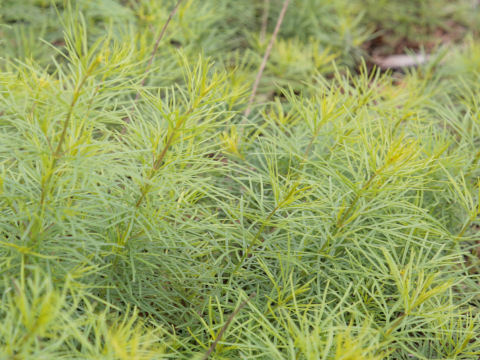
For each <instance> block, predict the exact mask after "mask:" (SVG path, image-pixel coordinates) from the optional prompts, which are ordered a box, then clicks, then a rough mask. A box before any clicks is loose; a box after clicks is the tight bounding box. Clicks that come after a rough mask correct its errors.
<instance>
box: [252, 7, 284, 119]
mask: <svg viewBox="0 0 480 360" xmlns="http://www.w3.org/2000/svg"><path fill="white" fill-rule="evenodd" d="M289 3H290V0H285V1H284V2H283V7H282V10H281V11H280V15H279V16H278V19H277V24H276V25H275V30H274V31H273V34H272V37H271V39H270V42H269V43H268V46H267V50H266V51H265V55H264V56H263V60H262V63H261V64H260V68H259V69H258V73H257V77H256V78H255V82H254V83H253V88H252V94H251V95H250V99H249V100H248V105H247V109H246V110H245V113H244V115H245V116H248V115H250V112H251V111H252V105H253V101H254V100H255V96H256V94H257V89H258V85H259V84H260V79H261V78H262V74H263V71H264V70H265V66H266V65H267V61H268V58H269V57H270V52H271V51H272V48H273V44H274V42H275V39H276V38H277V34H278V31H279V30H280V26H281V25H282V22H283V18H284V17H285V13H286V12H287V8H288V4H289Z"/></svg>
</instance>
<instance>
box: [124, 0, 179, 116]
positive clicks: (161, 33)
mask: <svg viewBox="0 0 480 360" xmlns="http://www.w3.org/2000/svg"><path fill="white" fill-rule="evenodd" d="M181 2H182V0H178V1H177V3H176V5H175V7H174V8H173V9H172V11H170V14H169V15H168V19H167V21H166V22H165V24H164V25H163V27H162V30H161V31H160V34H159V35H158V38H157V40H156V41H155V45H154V46H153V50H152V53H151V55H150V59H149V60H148V63H147V67H146V68H145V72H144V76H143V79H142V81H141V83H140V87H143V86H144V85H145V82H146V81H147V77H148V72H149V71H150V68H151V67H152V64H153V59H154V58H155V54H156V53H157V50H158V47H159V46H160V41H161V40H162V39H163V37H164V35H165V32H166V31H167V27H168V25H169V24H170V21H171V20H172V18H173V16H174V15H175V14H176V13H177V10H178V8H179V6H180V3H181ZM139 99H140V91H137V94H136V95H135V100H134V101H133V105H132V108H131V112H133V111H134V109H135V105H136V104H137V102H138V100H139ZM130 119H131V117H126V118H124V120H125V121H126V122H130Z"/></svg>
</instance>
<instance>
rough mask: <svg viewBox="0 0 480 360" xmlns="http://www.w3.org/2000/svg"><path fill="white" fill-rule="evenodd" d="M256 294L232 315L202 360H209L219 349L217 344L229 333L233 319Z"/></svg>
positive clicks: (244, 301) (243, 302)
mask: <svg viewBox="0 0 480 360" xmlns="http://www.w3.org/2000/svg"><path fill="white" fill-rule="evenodd" d="M255 295H256V294H255V293H253V294H252V295H250V296H249V297H248V299H246V300H243V301H242V303H241V304H240V305H239V306H238V307H237V308H236V309H235V310H234V312H233V313H232V314H231V315H230V317H229V318H228V320H227V322H226V323H225V324H224V325H223V326H222V329H221V330H220V332H219V333H218V335H217V337H216V338H215V340H214V341H213V342H212V344H211V345H210V347H209V348H208V350H207V352H206V353H205V355H203V357H202V360H207V359H208V357H209V356H210V355H211V354H212V352H213V351H214V350H215V348H216V347H217V344H218V342H219V341H220V340H221V339H222V336H223V334H224V333H225V331H227V328H228V327H229V326H230V323H231V322H232V321H233V318H234V317H235V316H237V314H238V313H239V312H240V310H242V309H243V308H244V307H245V305H247V304H248V302H249V301H250V300H252V299H253V298H254V297H255Z"/></svg>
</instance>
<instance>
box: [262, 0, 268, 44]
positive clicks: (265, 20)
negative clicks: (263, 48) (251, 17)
mask: <svg viewBox="0 0 480 360" xmlns="http://www.w3.org/2000/svg"><path fill="white" fill-rule="evenodd" d="M269 9H270V0H264V3H263V14H262V29H261V30H260V42H262V43H263V42H264V41H265V35H266V34H267V26H268V11H269Z"/></svg>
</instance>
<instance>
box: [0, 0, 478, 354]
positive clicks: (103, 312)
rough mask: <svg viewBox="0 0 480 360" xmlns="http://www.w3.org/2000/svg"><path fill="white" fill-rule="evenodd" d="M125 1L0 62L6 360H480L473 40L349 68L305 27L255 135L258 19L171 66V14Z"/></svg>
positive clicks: (1, 343) (194, 9)
mask: <svg viewBox="0 0 480 360" xmlns="http://www.w3.org/2000/svg"><path fill="white" fill-rule="evenodd" d="M114 3H115V6H117V7H118V9H122V10H121V12H122V13H124V14H125V16H126V17H127V18H128V19H129V20H128V21H125V23H122V22H121V21H120V19H117V20H118V22H111V21H110V20H112V19H109V16H108V15H107V14H106V11H105V10H101V5H102V4H103V5H102V6H106V5H105V4H107V5H108V4H109V2H99V3H95V4H93V3H90V2H81V1H79V2H75V3H73V2H72V3H68V2H67V3H65V4H66V5H65V6H64V7H60V4H57V5H58V7H57V10H58V11H59V16H60V18H61V19H62V25H61V26H62V27H63V31H64V40H63V42H62V44H57V45H56V46H55V45H54V46H50V45H47V44H43V45H39V44H37V43H35V46H38V51H39V53H42V55H38V56H37V55H35V53H34V52H33V53H32V54H33V55H32V54H26V53H24V54H23V55H28V56H26V57H22V56H18V57H16V55H12V54H11V55H9V56H8V57H5V58H4V59H3V62H2V63H1V75H0V78H1V80H0V272H1V275H2V280H0V294H1V296H2V301H1V303H0V321H1V323H2V326H1V329H0V357H1V358H6V359H43V358H44V359H52V358H67V359H112V360H113V359H142V360H143V359H160V358H174V359H192V358H193V359H205V358H212V359H213V358H215V359H238V358H242V359H243V358H245V359H247V358H248V359H250V358H259V359H284V358H296V359H312V360H313V359H332V358H333V359H337V360H340V359H343V360H345V359H380V358H394V359H409V358H412V357H414V358H419V359H440V358H447V359H477V358H478V356H479V354H480V345H479V344H478V342H477V341H475V340H476V338H478V336H479V334H480V328H479V324H480V323H479V320H480V318H479V317H480V313H479V310H478V307H479V300H480V299H479V294H480V285H479V280H480V279H479V274H480V269H479V258H478V241H479V235H478V230H477V224H478V215H479V212H480V211H479V209H480V208H479V191H480V190H479V182H478V178H479V175H480V174H479V170H478V169H479V168H478V160H479V158H480V157H479V152H478V141H479V139H480V120H479V119H480V117H479V111H480V110H479V106H478V101H477V99H476V96H475V95H476V94H477V92H478V91H477V90H478V89H477V88H478V81H476V80H477V77H478V76H477V75H478V74H477V73H476V65H475V64H478V61H476V60H477V58H478V53H479V52H478V44H476V43H475V42H473V41H471V42H470V43H469V45H468V47H467V48H466V50H463V51H455V53H454V54H453V55H452V56H449V57H446V60H445V63H440V62H434V63H432V64H431V65H427V66H425V67H422V68H419V69H416V70H412V71H409V72H407V73H406V74H404V75H403V76H401V77H398V76H393V75H392V74H390V73H386V74H382V73H380V72H379V71H372V72H369V71H367V68H366V66H362V67H360V68H359V69H358V70H356V71H349V70H348V69H347V68H346V67H344V66H341V65H337V63H334V62H333V61H334V60H336V61H338V62H340V63H342V62H343V60H342V58H343V57H345V56H346V57H348V56H351V53H350V52H348V51H347V52H345V51H344V50H342V48H341V47H337V48H335V46H334V45H331V47H330V49H329V50H325V51H324V52H323V51H322V52H320V53H319V52H317V48H321V47H322V46H324V45H322V41H323V40H321V39H320V40H318V42H317V41H313V40H312V41H311V40H309V39H311V37H310V36H312V34H306V31H305V32H304V31H303V30H302V29H298V30H297V31H295V26H294V25H292V24H295V23H296V22H297V21H298V19H292V16H293V15H287V17H286V18H285V24H282V26H283V25H286V26H285V28H283V27H282V32H281V33H280V35H279V38H278V41H277V42H276V45H275V46H274V48H273V50H272V54H271V59H270V60H269V61H270V62H269V63H268V64H267V68H266V73H265V76H264V77H263V79H262V84H261V86H260V87H259V95H258V97H259V98H258V99H257V100H259V101H257V102H256V106H255V107H254V108H252V112H251V113H250V114H249V116H244V115H243V114H244V111H245V109H246V108H247V106H248V99H249V95H250V94H249V89H250V86H251V83H252V82H253V80H254V78H255V76H256V72H257V65H258V61H257V60H259V55H260V54H262V53H263V50H264V46H265V43H264V42H261V41H260V37H258V39H259V40H258V42H257V43H256V45H254V42H253V40H252V39H255V37H256V36H257V34H256V33H255V34H254V32H255V31H259V30H261V23H260V22H261V17H259V16H258V11H259V10H262V7H261V6H257V7H250V5H251V4H250V3H249V2H228V1H225V2H223V1H213V0H212V1H207V2H195V1H184V2H182V4H181V5H180V7H179V8H178V12H177V14H175V16H174V17H172V20H171V23H170V24H169V27H168V29H167V32H166V33H165V36H164V37H163V38H161V39H160V40H161V41H160V42H159V44H160V46H159V48H158V51H154V49H155V41H156V40H157V39H158V35H159V34H160V31H161V28H159V27H158V24H159V23H161V24H162V25H163V24H164V21H166V19H167V18H168V16H169V13H170V11H171V9H172V8H173V6H174V5H175V3H176V2H174V1H164V2H163V1H161V2H158V1H140V2H134V1H132V2H114ZM316 4H317V3H316V2H312V1H310V2H305V3H304V4H303V5H304V6H305V8H302V7H297V8H295V7H292V8H291V9H293V10H292V12H291V13H290V14H297V15H298V14H300V15H302V14H303V15H305V16H306V15H309V12H308V11H307V10H305V9H310V8H308V6H314V5H316ZM321 4H323V5H325V4H326V5H325V6H326V7H330V8H332V9H333V8H334V9H336V10H335V11H338V12H337V14H340V10H339V9H344V8H343V6H344V5H345V4H344V3H343V2H340V1H339V2H328V3H327V2H321ZM70 5H77V6H78V8H76V7H75V6H70ZM327 5H328V6H327ZM9 6H13V5H11V4H10V5H9ZM83 6H85V8H84V7H83ZM88 6H93V7H94V8H95V9H96V11H98V12H100V14H96V15H92V12H91V11H92V10H91V9H92V8H90V12H89V11H87V10H85V9H88ZM95 6H98V8H96V7H95ZM117 7H116V8H117ZM241 9H245V16H244V17H238V16H235V15H236V13H235V11H239V10H241ZM270 9H271V11H272V13H271V14H270V15H269V16H273V15H272V14H275V11H276V10H278V9H277V8H276V7H275V2H274V1H271V3H270ZM302 9H303V10H302ZM80 10H82V11H83V10H84V14H85V15H82V12H81V11H80ZM215 10H217V12H215ZM347 10H348V9H347ZM347 10H345V11H347ZM119 11H120V10H119ZM256 11H257V12H256ZM332 11H333V10H332ZM348 11H350V10H348ZM260 13H261V11H260ZM227 15H228V16H227ZM297 15H295V16H297ZM300 15H298V16H300ZM52 16H53V15H52ZM232 17H233V18H235V17H236V18H237V19H236V20H237V22H236V23H234V24H233V25H232V28H231V29H230V32H226V33H222V35H220V30H219V29H223V27H226V20H225V19H226V18H232ZM193 19H198V21H196V22H194V21H193ZM268 22H269V24H271V21H270V20H269V21H268ZM92 24H93V25H92ZM152 24H155V30H156V31H152V32H149V31H147V29H149V28H150V26H151V25H152ZM245 24H256V26H257V27H254V28H253V30H252V32H251V33H248V32H249V31H247V30H246V29H245ZM349 24H350V25H355V23H349ZM30 25H31V26H32V27H31V29H30V31H35V29H36V28H35V26H36V25H35V24H30ZM354 27H355V29H357V30H358V29H359V28H356V25H355V26H354ZM267 29H268V26H267ZM311 31H313V30H312V29H311ZM315 31H320V30H318V29H317V30H315ZM359 33H360V32H359ZM307 35H308V36H307ZM266 36H268V31H267V33H266V34H265V37H266ZM335 36H336V35H335ZM335 36H332V39H333V40H332V44H333V43H335V40H334V39H335ZM232 39H235V41H234V42H232V43H230V41H231V40H232ZM249 41H252V42H249ZM255 41H256V40H255ZM360 43H361V41H360V42H359V44H360ZM245 44H252V45H251V47H248V46H247V45H245ZM357 45H358V44H355V45H354V46H355V47H356V46H357ZM5 46H6V45H5ZM44 46H45V48H44ZM243 46H245V48H244V47H243ZM257 46H258V47H257ZM45 49H50V50H48V52H47V51H46V50H45ZM201 50H203V54H201V53H202V51H201ZM292 52H294V54H292ZM152 54H153V57H152ZM31 55H32V56H31ZM47 55H48V56H47ZM31 57H33V58H31ZM150 59H152V62H151V65H149V60H150ZM296 63H298V64H300V65H302V64H303V65H302V66H298V67H295V66H294V64H296ZM343 63H344V64H346V63H348V62H343ZM46 64H48V66H46ZM465 65H467V66H468V69H469V70H468V72H465V67H466V66H465ZM322 73H323V74H326V76H324V75H322ZM272 83H275V84H274V85H272Z"/></svg>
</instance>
